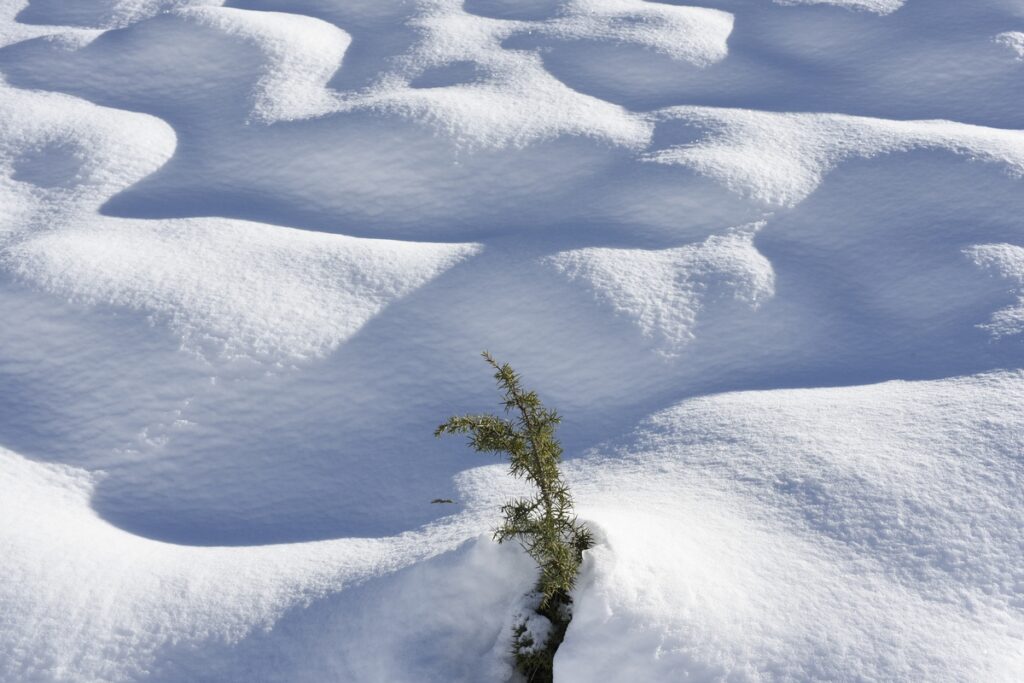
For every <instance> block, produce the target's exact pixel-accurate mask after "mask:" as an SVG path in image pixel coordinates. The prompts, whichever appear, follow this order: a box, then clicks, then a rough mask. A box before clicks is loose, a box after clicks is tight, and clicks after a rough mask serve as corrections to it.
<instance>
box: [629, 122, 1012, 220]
mask: <svg viewBox="0 0 1024 683" xmlns="http://www.w3.org/2000/svg"><path fill="white" fill-rule="evenodd" d="M657 117H658V119H660V120H662V121H684V122H687V123H690V124H693V125H696V126H699V127H700V128H702V129H703V130H705V131H707V133H706V135H705V137H703V138H702V139H700V140H697V141H696V142H692V143H687V144H682V145H676V146H671V147H668V148H667V149H662V150H658V151H655V152H652V153H651V154H649V155H648V157H647V158H648V159H649V160H651V161H654V162H657V163H662V164H678V165H683V166H688V167H690V168H693V169H694V170H696V171H699V172H700V173H704V174H707V175H709V176H711V177H713V178H715V179H716V180H718V181H720V182H722V183H724V184H725V185H726V186H728V187H729V188H730V189H732V190H734V191H736V192H741V193H745V194H749V195H751V196H753V197H755V198H757V199H759V200H761V201H764V202H766V203H769V204H774V205H780V206H792V205H794V204H796V203H798V202H800V201H801V200H803V199H804V198H806V197H807V196H808V195H810V194H811V193H812V192H813V191H814V190H815V188H817V187H818V185H819V184H820V183H821V180H822V178H823V177H824V176H825V174H826V173H828V172H829V171H830V170H831V169H833V168H834V167H835V166H836V164H838V163H840V162H841V161H843V160H844V159H847V158H850V157H872V156H876V155H878V154H886V153H892V152H898V151H907V150H910V149H914V148H926V149H928V148H930V149H944V150H948V151H950V152H953V153H955V154H960V155H963V156H967V157H969V158H972V159H980V160H983V161H987V162H992V163H1000V164H1005V165H1006V166H1007V167H1008V170H1009V171H1011V172H1012V173H1014V174H1016V175H1021V174H1024V133H1022V132H1020V131H1011V130H999V129H992V128H985V127H980V126H970V125H965V124H961V123H955V122H951V121H887V120H880V119H868V118H861V117H852V116H843V115H838V114H803V113H774V112H761V111H749V110H737V109H710V108H705V107H673V108H670V109H666V110H663V111H660V112H658V113H657Z"/></svg>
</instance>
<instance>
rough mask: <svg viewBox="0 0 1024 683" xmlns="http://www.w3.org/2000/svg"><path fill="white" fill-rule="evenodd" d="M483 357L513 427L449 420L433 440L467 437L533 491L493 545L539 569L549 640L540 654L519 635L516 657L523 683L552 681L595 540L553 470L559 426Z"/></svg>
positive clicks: (512, 510) (494, 419) (500, 420)
mask: <svg viewBox="0 0 1024 683" xmlns="http://www.w3.org/2000/svg"><path fill="white" fill-rule="evenodd" d="M482 355H483V357H484V359H485V360H486V361H487V363H488V364H490V366H491V367H492V368H494V370H495V373H494V378H495V380H497V383H498V388H499V389H500V390H501V391H502V392H503V394H504V399H503V405H504V407H505V414H506V415H509V416H512V419H509V418H507V417H499V416H497V415H463V416H461V417H451V418H449V419H448V421H447V422H445V423H444V424H442V425H440V426H439V427H438V428H437V430H436V431H435V432H434V435H435V436H442V435H444V434H468V435H469V445H470V446H471V447H472V448H473V449H474V450H476V451H479V452H485V453H504V454H507V455H508V458H509V473H510V474H511V475H512V476H513V477H516V478H522V479H526V481H527V482H529V483H530V484H532V485H533V486H534V487H535V489H536V493H535V494H534V495H532V496H529V497H525V498H517V499H514V500H510V501H508V502H507V503H505V505H503V506H502V508H501V511H502V513H503V515H504V521H503V522H502V524H501V526H499V527H498V528H497V529H496V530H495V532H494V538H495V540H496V541H498V543H502V542H504V541H507V540H511V539H515V540H517V541H518V542H519V543H520V544H521V545H522V547H523V549H524V550H526V552H527V553H528V554H529V555H530V557H532V558H533V559H534V561H535V562H536V563H537V568H538V570H539V574H540V575H539V578H538V580H537V592H538V594H539V596H540V603H539V606H538V607H537V613H538V614H540V615H542V616H544V617H546V618H548V619H549V620H550V621H551V623H552V626H553V629H552V633H551V636H550V637H549V640H548V643H546V644H545V646H544V647H537V646H536V645H537V644H532V643H521V642H520V641H519V639H518V638H519V636H520V635H521V632H520V631H521V630H519V631H517V634H516V637H517V640H516V643H515V645H514V647H513V651H514V654H515V655H516V661H517V664H518V665H519V668H520V670H521V671H522V672H523V673H525V674H526V675H527V678H528V680H531V681H534V680H535V681H541V680H550V676H551V664H552V660H553V657H554V651H555V648H557V647H558V645H559V644H560V643H561V641H562V638H563V637H564V635H565V629H566V627H567V626H568V624H569V611H568V607H569V605H570V604H571V602H572V598H571V597H570V593H571V591H572V589H573V586H574V585H575V583H576V575H577V574H578V573H579V567H580V562H581V561H582V558H583V551H584V550H586V549H587V548H589V547H590V546H591V545H592V544H593V539H592V536H591V533H590V531H589V530H588V529H587V528H586V526H584V525H583V524H581V523H580V522H579V521H578V520H577V518H576V515H575V513H574V512H573V500H572V495H571V494H570V493H569V487H568V486H567V485H566V484H565V482H564V481H563V480H562V476H561V472H560V471H559V469H558V463H559V462H560V461H561V458H562V447H561V445H560V444H559V443H558V440H557V439H556V438H555V426H556V425H557V424H558V423H559V422H560V421H561V418H560V417H559V416H558V414H557V413H556V412H555V411H554V410H548V409H547V408H545V407H544V406H543V404H541V402H540V399H539V398H538V397H537V394H536V392H533V391H526V390H525V389H523V386H522V383H521V381H520V377H519V375H518V374H517V373H516V372H515V371H514V370H513V369H512V367H511V366H510V365H508V363H501V364H499V363H498V362H497V361H496V360H494V358H493V357H492V356H491V355H490V354H489V353H487V352H486V351H485V352H484V353H483V354H482ZM525 646H528V647H525Z"/></svg>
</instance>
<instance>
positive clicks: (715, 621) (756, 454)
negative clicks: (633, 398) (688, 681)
mask: <svg viewBox="0 0 1024 683" xmlns="http://www.w3.org/2000/svg"><path fill="white" fill-rule="evenodd" d="M1019 382H1020V377H1019V375H1017V374H1005V375H992V376H983V377H977V378H971V379H963V380H958V379H953V380H944V381H940V382H932V383H902V382H895V383H887V384H881V385H875V386H865V387H856V388H849V389H815V390H799V391H771V392H752V393H743V394H728V395H719V396H714V397H708V398H702V399H697V400H694V401H688V402H685V403H682V404H680V405H678V406H677V407H675V408H672V409H669V410H667V411H664V412H661V413H658V414H657V415H655V416H653V417H652V418H650V419H649V420H648V421H646V422H645V423H644V424H642V425H641V427H640V429H638V431H637V433H636V434H635V436H634V437H633V439H631V440H629V441H628V442H627V443H628V445H626V446H623V447H622V450H620V451H618V453H619V454H620V457H619V458H615V459H609V458H608V455H609V454H607V453H600V455H599V454H597V453H595V454H594V457H595V458H596V459H595V460H591V461H585V462H580V463H578V467H577V470H578V472H579V474H578V479H577V480H576V481H574V483H576V487H577V492H578V496H579V498H580V500H581V501H582V502H583V509H582V514H583V515H584V516H585V517H586V518H587V519H589V520H593V521H594V522H595V523H597V524H598V526H599V528H600V529H601V531H602V533H603V535H604V543H603V544H601V545H599V546H597V547H596V548H595V549H594V550H592V551H590V552H589V558H588V566H587V568H586V571H585V583H584V584H583V586H582V587H581V589H580V593H579V595H580V599H579V600H578V602H577V605H576V609H575V613H574V618H573V622H572V625H571V626H570V629H569V632H568V634H567V637H566V641H565V643H564V644H563V646H562V648H561V649H560V650H559V654H558V658H557V660H556V672H555V675H556V677H558V678H559V680H568V681H588V680H595V679H597V678H601V679H602V680H614V681H635V680H652V681H653V680H678V679H679V678H681V677H684V676H689V677H693V678H695V679H696V680H725V679H732V678H735V679H737V680H763V679H786V680H823V679H829V680H855V679H872V678H893V679H899V680H922V679H929V680H934V679H942V680H993V681H1012V680H1014V679H1016V678H1018V677H1019V675H1020V672H1021V670H1022V667H1024V655H1022V653H1021V649H1020V647H1019V638H1020V632H1021V631H1020V629H1021V626H1022V618H1024V617H1022V615H1024V612H1022V610H1021V607H1022V602H1021V601H1022V596H1021V586H1022V583H1021V581H1022V578H1024V573H1022V569H1021V566H1020V563H1019V561H1018V559H1019V538H1018V534H1017V531H1016V529H1017V528H1019V525H1020V524H1021V523H1024V505H1022V503H1021V497H1020V485H1021V461H1020V453H1021V452H1022V451H1021V447H1022V445H1024V442H1022V440H1021V435H1022V434H1024V422H1022V421H1021V415H1020V411H1019V409H1018V408H1017V405H1018V404H1019V401H1020V400H1021V398H1022V395H1021V389H1020V384H1019ZM894 416H895V419H893V418H894ZM577 482H578V483H577ZM640 507H642V509H639V508H640Z"/></svg>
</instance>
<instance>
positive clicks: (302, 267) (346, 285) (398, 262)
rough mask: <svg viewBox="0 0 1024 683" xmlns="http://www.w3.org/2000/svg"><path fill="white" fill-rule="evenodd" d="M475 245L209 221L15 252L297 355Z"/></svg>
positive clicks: (185, 326) (195, 336) (206, 334)
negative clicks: (384, 238) (411, 241)
mask: <svg viewBox="0 0 1024 683" xmlns="http://www.w3.org/2000/svg"><path fill="white" fill-rule="evenodd" d="M475 250H476V248H475V247H474V246H472V245H464V244H452V245H443V244H413V243H403V242H391V241H384V240H367V239H358V238H352V237H344V236H340V235H326V234H322V233H310V232H306V231H294V230H290V229H288V228H281V227H276V226H268V225H261V224H258V223H244V222H240V221H227V220H216V219H206V220H182V221H168V222H166V223H164V224H157V225H152V224H149V223H146V222H139V221H109V222H106V223H101V224H99V225H95V226H89V227H84V226H83V227H78V228H69V229H66V230H61V231H59V232H53V231H51V232H46V233H43V234H41V235H39V236H36V237H33V238H31V239H28V240H25V241H22V242H21V243H19V244H18V245H17V246H16V247H14V248H12V249H10V250H9V251H8V252H7V253H6V254H5V256H6V258H7V259H8V260H9V262H11V263H12V264H13V271H14V272H16V273H17V274H19V275H20V276H21V277H23V278H25V279H27V280H30V281H32V282H36V283H39V284H41V285H42V286H44V287H45V288H46V289H48V290H50V291H53V292H55V293H57V294H60V295H62V296H65V297H69V298H72V299H75V300H77V301H81V302H84V303H89V304H97V303H103V304H105V305H113V306H126V307H129V308H134V309H139V310H142V311H145V312H147V313H151V314H155V315H156V316H157V317H159V318H163V319H165V320H167V321H169V322H170V324H171V326H172V327H174V328H175V330H176V331H177V332H178V333H179V334H180V335H181V337H182V338H183V339H184V341H185V342H186V344H188V345H189V346H191V347H193V348H202V347H204V346H209V345H210V343H211V342H213V343H214V345H215V347H219V348H223V349H225V350H226V351H228V352H230V353H245V354H256V355H270V356H283V357H291V358H298V357H306V356H321V355H324V354H326V353H328V352H330V351H331V350H333V349H335V348H337V346H338V345H339V344H341V343H342V342H343V341H344V340H346V339H348V338H349V337H351V336H352V335H353V334H355V333H356V332H357V331H358V330H359V328H360V327H362V326H363V325H364V324H365V323H366V322H367V321H368V320H370V319H371V318H373V317H374V316H376V315H377V314H378V313H379V312H380V311H381V310H382V309H383V308H384V307H385V306H386V305H388V304H389V303H390V302H391V301H393V300H395V299H397V298H399V297H402V296H404V295H405V294H407V293H409V292H411V291H413V290H414V289H416V288H418V287H419V286H421V285H422V284H424V283H425V282H427V281H429V280H430V279H432V278H433V277H436V276H437V275H438V274H440V273H441V272H443V271H444V270H446V269H448V268H450V267H451V266H452V265H454V264H455V263H457V262H459V261H460V260H462V259H464V258H466V257H467V256H470V255H472V254H473V253H474V251H475Z"/></svg>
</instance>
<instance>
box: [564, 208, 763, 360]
mask: <svg viewBox="0 0 1024 683" xmlns="http://www.w3.org/2000/svg"><path fill="white" fill-rule="evenodd" d="M757 227H759V226H754V227H752V228H749V229H747V230H737V231H734V232H732V233H729V234H726V235H722V236H712V237H709V238H708V239H707V240H705V241H704V242H702V243H700V244H696V245H690V246H685V247H677V248H674V249H662V250H654V251H645V250H635V249H602V248H588V249H580V250H576V251H570V252H564V253H561V254H556V255H554V256H551V257H548V261H549V262H550V263H551V265H552V266H553V267H554V268H555V269H557V270H558V271H559V272H561V273H563V274H565V276H566V277H568V278H569V279H570V280H573V281H580V282H582V283H585V285H586V286H587V287H588V288H589V289H591V290H592V291H593V292H594V295H595V296H596V297H597V298H598V299H599V300H600V301H602V302H603V303H605V304H606V305H608V306H610V307H611V308H612V309H613V310H614V311H615V312H616V313H617V314H619V315H624V316H626V317H628V318H630V319H632V320H634V321H635V324H636V325H637V326H638V327H639V328H640V330H641V331H642V333H643V334H644V336H645V337H647V338H650V339H653V340H654V341H655V342H656V343H657V344H658V346H659V348H660V349H661V351H662V352H663V353H665V354H666V355H669V356H671V355H674V354H675V353H677V352H678V351H679V350H680V349H681V348H682V347H683V346H684V345H685V344H686V343H687V342H689V341H691V340H692V339H693V338H694V332H693V328H694V327H695V325H697V324H698V323H699V322H703V320H702V319H703V318H704V316H705V315H706V314H707V313H708V311H707V309H709V308H713V307H723V306H724V307H726V308H727V309H728V308H730V304H731V303H737V302H738V303H741V304H744V305H746V306H750V307H753V308H756V307H757V305H758V303H759V302H760V301H763V300H764V299H767V298H770V297H771V296H772V295H773V294H774V282H775V278H774V273H773V272H772V267H771V264H770V263H769V262H768V260H767V259H765V258H764V256H762V255H761V254H760V253H758V251H757V250H756V249H755V248H754V245H753V236H754V232H755V231H756V228H757ZM718 314H719V315H723V314H724V315H728V312H726V313H723V312H721V311H719V312H718Z"/></svg>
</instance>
